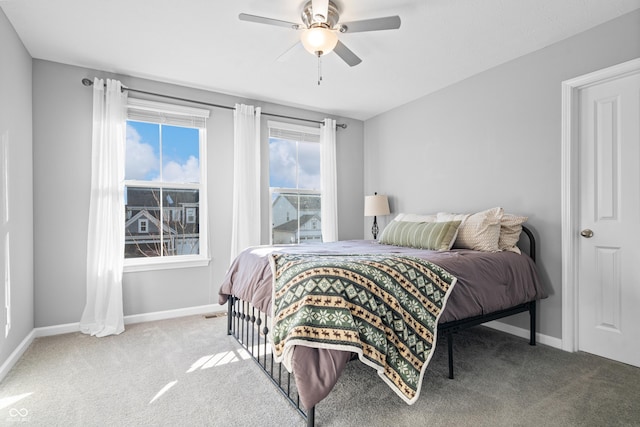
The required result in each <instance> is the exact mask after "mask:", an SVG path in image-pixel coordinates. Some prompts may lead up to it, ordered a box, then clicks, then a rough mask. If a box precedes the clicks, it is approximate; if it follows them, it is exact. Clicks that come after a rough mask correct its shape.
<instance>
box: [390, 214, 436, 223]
mask: <svg viewBox="0 0 640 427" xmlns="http://www.w3.org/2000/svg"><path fill="white" fill-rule="evenodd" d="M394 221H405V222H436V214H432V215H418V214H405V213H399V214H398V215H397V216H396V217H395V218H394Z"/></svg>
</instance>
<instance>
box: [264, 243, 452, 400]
mask: <svg viewBox="0 0 640 427" xmlns="http://www.w3.org/2000/svg"><path fill="white" fill-rule="evenodd" d="M270 261H271V267H272V269H273V277H274V287H273V289H274V290H273V292H274V294H273V300H272V302H273V313H272V314H273V327H272V337H271V338H272V344H273V350H274V356H275V359H276V361H278V362H282V363H283V364H284V365H285V367H286V368H287V369H288V370H289V371H291V357H292V354H293V347H294V346H295V345H304V346H309V347H317V348H329V349H337V350H343V351H350V352H354V353H357V354H358V356H359V358H360V360H361V361H362V362H364V363H365V364H367V365H369V366H372V367H373V368H375V369H376V370H377V372H378V375H380V377H381V378H382V379H383V380H384V381H385V382H386V383H387V384H388V385H389V386H390V387H391V388H392V389H393V390H394V391H395V392H396V393H397V394H398V395H399V396H400V397H402V398H403V399H404V400H405V401H406V402H407V403H409V404H412V403H414V402H415V401H416V400H417V398H418V395H419V393H420V386H421V384H422V377H423V374H424V371H425V370H426V367H427V364H428V363H429V360H430V359H431V356H432V355H433V351H434V350H435V346H436V333H437V330H436V327H437V324H438V318H439V317H440V314H441V313H442V311H443V309H444V306H445V303H446V301H447V298H448V297H449V294H450V293H451V290H452V289H453V286H454V284H455V282H456V278H455V277H453V276H451V275H450V274H449V273H448V272H446V271H445V270H443V269H442V268H440V267H438V266H437V265H434V264H432V263H430V262H428V261H425V260H421V259H419V258H414V257H408V256H389V255H340V256H335V255H295V254H273V255H271V260H270Z"/></svg>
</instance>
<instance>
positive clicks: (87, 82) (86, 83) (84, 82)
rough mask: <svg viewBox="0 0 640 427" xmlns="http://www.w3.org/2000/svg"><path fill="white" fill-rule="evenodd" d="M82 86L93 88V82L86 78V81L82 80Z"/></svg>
mask: <svg viewBox="0 0 640 427" xmlns="http://www.w3.org/2000/svg"><path fill="white" fill-rule="evenodd" d="M82 84H83V85H85V86H92V85H93V82H92V81H91V80H89V79H87V78H86V77H85V78H84V79H82Z"/></svg>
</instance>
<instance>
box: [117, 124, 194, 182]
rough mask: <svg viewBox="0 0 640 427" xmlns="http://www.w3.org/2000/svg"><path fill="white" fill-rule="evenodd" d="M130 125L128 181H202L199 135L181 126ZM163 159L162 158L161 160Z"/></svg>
mask: <svg viewBox="0 0 640 427" xmlns="http://www.w3.org/2000/svg"><path fill="white" fill-rule="evenodd" d="M159 129H160V126H158V125H157V124H155V123H144V122H133V121H129V122H127V147H126V170H125V179H139V180H148V181H158V180H160V174H161V169H160V159H161V158H162V180H163V181H164V182H199V181H200V155H199V152H200V146H199V144H200V142H199V131H198V129H193V128H183V127H179V126H168V125H164V126H162V152H161V144H160V131H159ZM161 155H162V156H161Z"/></svg>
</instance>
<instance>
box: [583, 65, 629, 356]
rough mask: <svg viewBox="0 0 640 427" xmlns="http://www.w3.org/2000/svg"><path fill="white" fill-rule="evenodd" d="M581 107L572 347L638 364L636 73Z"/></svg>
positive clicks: (591, 94)
mask: <svg viewBox="0 0 640 427" xmlns="http://www.w3.org/2000/svg"><path fill="white" fill-rule="evenodd" d="M580 109H581V111H580V187H581V188H580V212H581V213H580V226H581V230H584V232H583V233H581V234H582V237H581V238H580V244H579V251H580V255H579V272H578V275H579V284H578V323H579V327H578V328H579V333H578V348H579V349H580V350H583V351H587V352H589V353H594V354H597V355H600V356H603V357H607V358H611V359H615V360H619V361H621V362H624V363H629V364H632V365H635V366H640V327H638V325H640V74H635V75H630V76H625V77H622V78H618V79H615V80H610V81H607V82H605V83H600V84H597V85H593V86H590V87H587V88H583V89H581V90H580ZM586 230H591V231H592V232H593V234H592V237H589V235H590V233H588V232H586ZM585 236H586V237H585Z"/></svg>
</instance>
